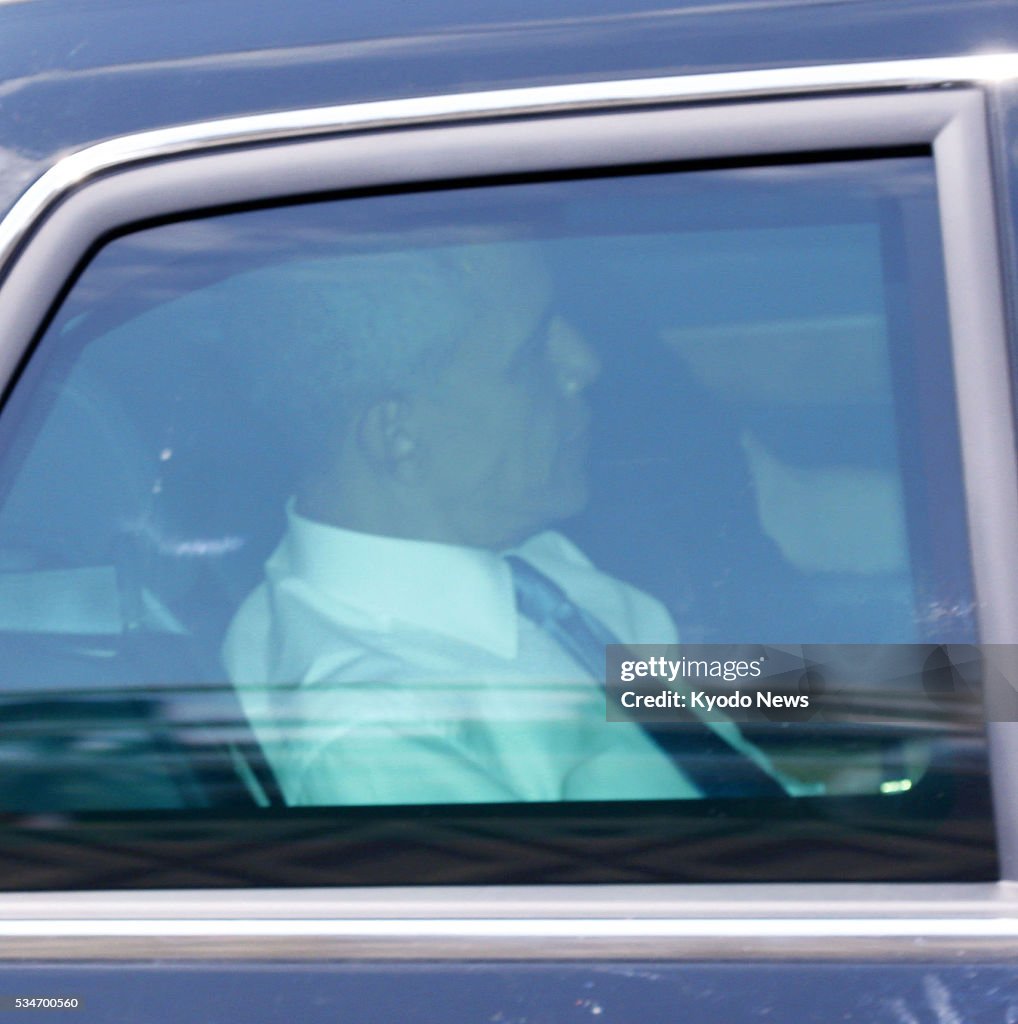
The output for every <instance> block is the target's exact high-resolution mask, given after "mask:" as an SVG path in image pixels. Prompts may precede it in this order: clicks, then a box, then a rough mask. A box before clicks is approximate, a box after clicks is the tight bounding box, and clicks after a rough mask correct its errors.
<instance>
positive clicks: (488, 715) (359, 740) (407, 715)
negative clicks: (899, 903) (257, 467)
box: [223, 503, 766, 805]
mask: <svg viewBox="0 0 1018 1024" xmlns="http://www.w3.org/2000/svg"><path fill="white" fill-rule="evenodd" d="M288 519H289V526H288V529H287V532H286V534H285V536H284V538H283V540H282V542H281V543H280V545H279V547H278V548H277V549H276V551H275V552H274V554H273V555H272V556H271V558H270V559H269V561H268V562H267V563H266V579H265V582H264V583H262V584H261V585H260V586H259V587H258V588H257V589H256V590H255V591H254V593H253V594H251V595H250V597H248V599H247V600H246V601H245V602H244V604H243V605H242V607H241V609H240V611H239V612H238V613H237V615H236V617H235V618H234V620H233V623H232V624H231V626H230V630H229V633H228V635H227V638H226V642H225V644H224V648H223V656H224V662H225V664H226V667H227V671H228V672H229V675H230V678H231V679H232V680H233V682H234V683H235V685H236V686H237V690H238V693H239V695H240V700H241V703H242V704H243V706H244V710H245V712H246V713H247V715H248V718H249V719H250V721H251V724H252V727H253V729H254V731H255V734H256V736H257V737H258V739H259V742H260V743H261V744H262V746H263V748H264V750H265V754H266V757H267V759H268V761H269V763H270V765H271V766H272V768H273V771H274V772H275V775H276V777H277V779H278V781H279V784H280V788H281V789H282V792H283V795H284V797H285V799H286V802H287V803H288V804H290V805H301V804H318V805H333V804H375V805H377V804H442V803H481V802H492V801H494V802H514V801H530V800H533V801H555V800H620V799H668V798H672V799H675V798H690V797H697V796H699V795H700V793H699V791H698V789H697V787H696V786H695V785H694V784H693V782H691V781H690V780H689V779H688V778H686V776H684V775H683V774H682V773H681V772H680V771H679V770H678V769H677V768H676V767H675V766H674V765H673V764H672V762H671V761H670V760H669V759H668V758H667V757H666V756H665V755H664V754H663V753H662V752H661V751H660V750H659V748H658V747H657V746H656V745H655V744H654V742H653V741H652V740H651V739H650V738H649V737H648V736H647V735H646V734H645V733H644V732H643V731H642V730H641V729H640V728H639V727H638V726H637V725H635V724H633V723H629V722H607V721H606V720H605V694H604V688H603V686H602V683H601V681H600V680H595V679H593V678H590V677H589V675H588V674H587V673H586V672H585V671H584V670H583V669H582V668H581V667H580V666H579V665H578V664H577V663H576V662H575V661H574V660H573V659H572V658H571V657H570V656H569V655H568V654H567V653H566V652H565V650H564V649H563V648H562V647H561V646H560V645H559V644H558V643H557V642H556V641H555V640H554V639H552V638H551V637H550V636H549V635H548V634H547V633H546V632H545V631H544V630H543V629H541V628H540V627H538V626H537V625H535V624H534V623H532V622H531V621H530V620H529V619H526V618H524V617H522V616H520V615H518V614H517V610H516V600H515V594H514V589H513V580H512V574H511V571H510V569H509V566H508V564H507V563H506V562H505V560H504V559H503V557H502V556H501V555H499V554H498V553H495V552H491V551H486V550H481V549H475V548H466V547H458V546H455V545H448V544H437V543H431V542H426V541H415V540H400V539H396V538H391V537H381V536H375V535H371V534H364V533H355V532H353V531H350V530H343V529H337V528H335V527H332V526H326V525H324V524H322V523H318V522H314V521H312V520H309V519H305V518H303V517H302V516H299V515H297V514H296V513H295V512H294V510H293V507H292V503H291V506H290V508H289V509H288ZM514 553H515V554H518V555H520V556H521V557H523V558H525V559H527V560H528V561H529V562H531V564H533V565H534V566H535V567H537V568H538V569H539V570H541V571H542V572H543V573H545V574H546V575H547V576H549V577H551V578H552V579H553V580H554V581H555V582H556V583H558V585H559V586H561V587H562V588H563V589H564V590H565V591H566V593H567V594H568V595H569V596H570V597H571V598H572V600H573V601H574V602H575V603H576V604H577V605H579V606H580V607H582V608H583V609H585V610H586V611H588V612H590V613H592V614H593V615H595V616H596V617H597V618H598V619H600V620H601V621H602V622H603V623H604V624H605V625H606V626H608V628H609V629H611V630H612V632H613V633H615V635H617V636H618V637H619V639H620V641H622V642H625V643H655V644H668V643H675V642H676V640H677V637H676V633H675V627H674V624H673V623H672V621H671V618H670V617H669V615H668V613H667V612H666V611H665V609H664V608H663V607H662V606H661V605H660V604H659V603H658V602H657V601H655V600H654V599H653V598H651V597H650V596H648V595H647V594H644V593H642V592H640V591H638V590H636V589H635V588H633V587H631V586H628V585H627V584H625V583H622V582H621V581H619V580H616V579H614V578H612V577H611V576H608V575H606V574H605V573H602V572H599V571H598V570H597V569H595V568H594V566H593V565H592V564H591V563H590V561H589V560H588V559H587V558H586V557H584V555H583V554H582V553H581V552H580V551H579V550H578V549H577V548H576V547H575V546H574V545H573V544H572V543H570V542H569V541H568V540H567V539H566V538H565V537H563V536H562V535H561V534H558V533H554V532H546V533H541V534H539V535H537V536H535V537H532V538H531V539H529V540H528V541H526V542H525V543H524V544H522V545H521V546H520V547H518V548H516V549H514ZM713 727H714V728H716V729H718V730H719V731H722V732H726V727H725V726H721V727H718V726H713ZM729 729H730V731H731V732H732V734H733V735H732V736H728V735H726V738H727V739H729V742H732V741H733V736H734V743H733V745H736V746H739V747H740V748H742V747H743V745H744V741H742V742H740V741H741V736H740V735H739V734H738V730H737V729H735V728H734V726H731V727H729ZM747 746H748V745H747ZM750 756H754V760H761V758H762V755H760V753H759V751H756V750H755V748H754V749H753V751H751V752H750ZM765 767H766V766H765Z"/></svg>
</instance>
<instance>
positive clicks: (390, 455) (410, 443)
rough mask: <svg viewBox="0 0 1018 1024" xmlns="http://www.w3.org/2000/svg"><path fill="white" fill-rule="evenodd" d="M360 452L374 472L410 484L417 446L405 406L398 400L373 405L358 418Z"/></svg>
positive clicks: (416, 470)
mask: <svg viewBox="0 0 1018 1024" xmlns="http://www.w3.org/2000/svg"><path fill="white" fill-rule="evenodd" d="M358 442H359V444H360V448H361V452H362V454H363V455H364V457H365V458H366V459H367V461H368V462H369V463H370V464H371V465H372V466H373V467H374V469H375V470H376V472H381V473H385V474H387V475H390V476H394V477H397V478H398V479H400V480H403V481H412V480H414V479H416V478H417V476H418V475H419V443H418V438H417V432H416V430H415V428H414V424H413V417H412V416H411V414H410V407H409V405H408V404H407V403H406V402H405V401H404V400H403V399H400V398H387V399H385V400H384V401H381V402H375V404H374V405H372V406H371V407H370V408H369V409H368V410H367V411H366V412H365V413H364V415H363V416H362V417H361V420H360V428H359V431H358Z"/></svg>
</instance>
